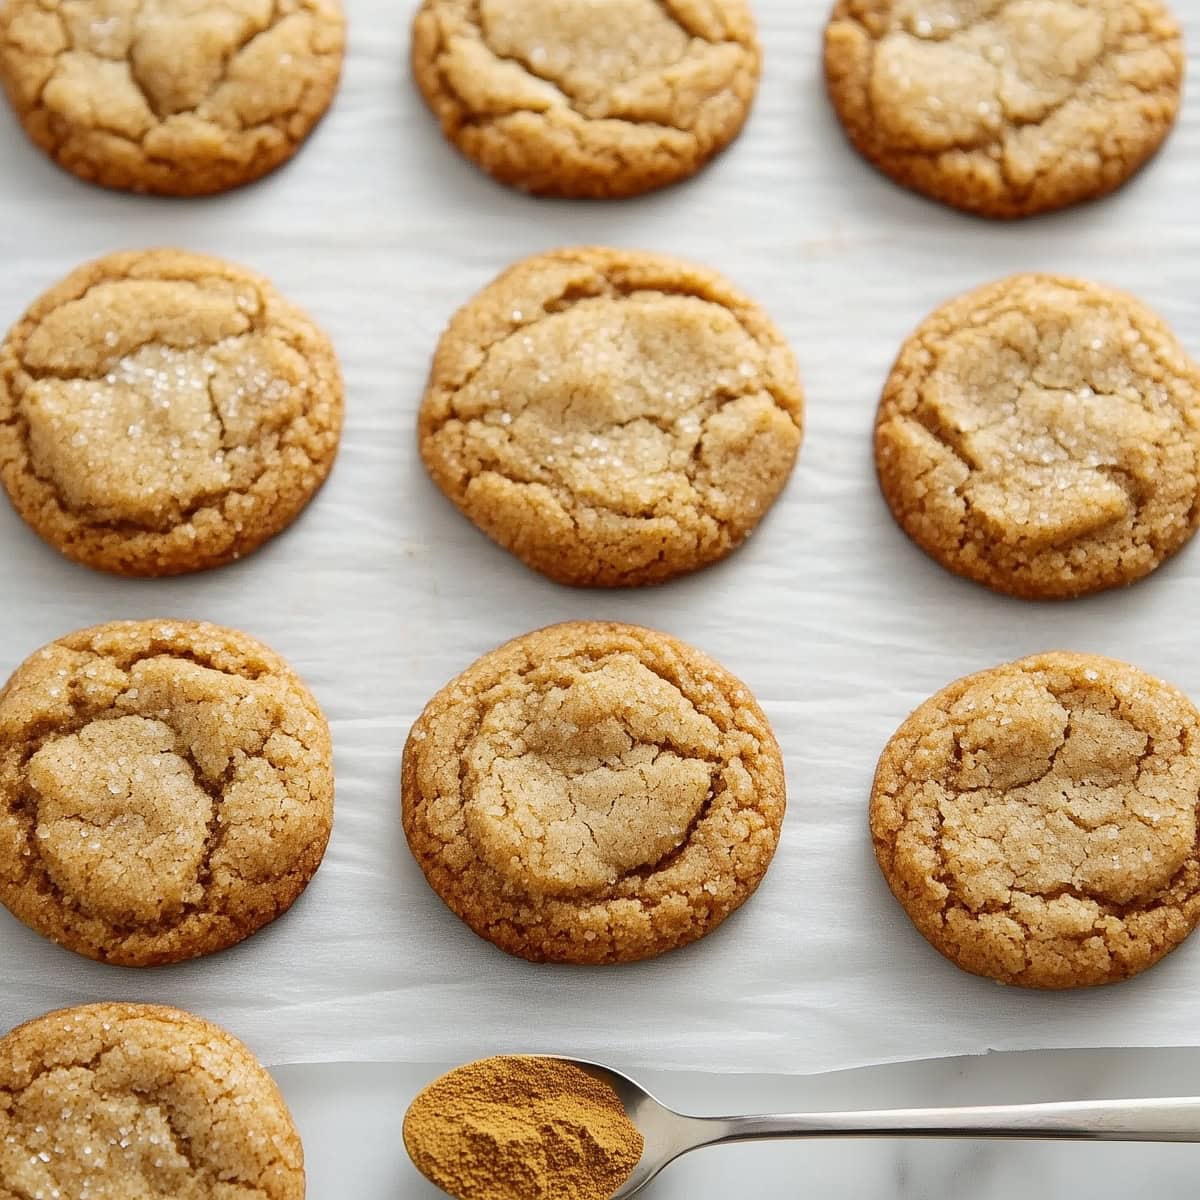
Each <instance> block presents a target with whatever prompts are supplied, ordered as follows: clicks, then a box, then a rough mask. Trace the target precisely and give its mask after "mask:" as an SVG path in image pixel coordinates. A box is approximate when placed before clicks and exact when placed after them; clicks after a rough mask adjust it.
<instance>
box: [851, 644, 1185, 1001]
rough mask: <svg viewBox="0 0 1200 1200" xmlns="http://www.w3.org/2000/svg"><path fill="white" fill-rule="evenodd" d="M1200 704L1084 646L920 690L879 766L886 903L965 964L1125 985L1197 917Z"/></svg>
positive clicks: (878, 848) (996, 973)
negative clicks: (889, 897)
mask: <svg viewBox="0 0 1200 1200" xmlns="http://www.w3.org/2000/svg"><path fill="white" fill-rule="evenodd" d="M1198 722H1200V714H1198V713H1197V712H1196V709H1195V708H1194V707H1193V706H1192V704H1191V702H1190V701H1189V700H1188V699H1187V698H1186V697H1185V696H1183V695H1182V694H1180V693H1179V692H1178V691H1176V690H1175V689H1174V688H1173V687H1170V686H1169V685H1168V684H1165V683H1163V682H1161V681H1160V680H1157V679H1154V678H1152V677H1151V676H1149V675H1147V674H1145V673H1144V672H1142V671H1139V670H1137V669H1136V668H1135V667H1130V666H1127V665H1126V664H1125V663H1119V662H1114V661H1113V660H1111V659H1107V658H1097V657H1095V656H1094V655H1088V654H1064V653H1055V654H1040V655H1036V656H1034V657H1032V658H1024V659H1021V660H1020V661H1019V662H1014V663H1008V664H1006V665H1004V666H1001V667H996V668H994V669H993V670H990V671H981V672H980V673H979V674H977V675H970V676H968V677H967V678H966V679H960V680H958V681H957V682H956V683H952V684H951V685H950V686H949V687H947V688H945V689H944V690H943V691H941V692H939V693H938V694H937V695H936V696H934V697H933V698H932V699H931V700H927V701H926V702H925V703H924V704H922V705H921V707H920V708H918V709H917V710H916V712H914V713H913V714H912V715H911V716H910V717H909V718H908V720H907V721H905V722H904V724H903V725H901V727H900V728H899V730H898V731H897V732H896V734H895V736H894V737H893V738H892V740H891V741H890V742H889V743H888V745H887V748H886V749H885V750H884V752H883V757H882V758H881V759H880V760H879V768H878V770H877V772H876V775H875V784H874V787H873V789H872V793H871V836H872V838H873V840H874V843H875V853H876V856H877V858H878V859H879V865H880V867H881V869H882V870H883V874H884V877H885V878H886V879H887V882H888V886H889V887H890V888H891V889H892V892H893V893H894V894H895V896H896V899H897V900H899V901H900V903H901V904H902V905H903V906H904V908H905V910H906V911H907V912H908V915H909V916H910V917H911V918H912V921H913V923H914V924H915V925H916V927H917V928H918V929H919V930H920V931H921V933H922V934H923V935H924V936H925V937H926V938H927V939H928V940H929V942H930V943H931V944H932V945H933V946H934V947H935V948H936V949H937V950H939V951H940V952H941V953H942V954H944V955H945V956H946V957H947V958H948V959H950V960H951V962H953V963H955V964H957V965H958V966H960V967H962V968H963V969H964V970H966V971H971V972H972V973H974V974H976V975H986V976H988V977H989V978H991V979H997V980H999V981H1001V982H1002V983H1015V984H1020V985H1021V986H1023V987H1036V988H1071V987H1085V986H1090V985H1092V984H1099V983H1113V982H1116V981H1117V980H1121V979H1127V978H1128V977H1129V976H1131V975H1136V974H1137V973H1138V972H1139V971H1144V970H1145V969H1146V968H1147V967H1149V966H1153V964H1154V963H1156V962H1157V961H1158V960H1159V959H1160V958H1162V957H1163V955H1164V954H1166V953H1168V951H1170V950H1172V949H1174V948H1175V947H1176V946H1178V945H1179V943H1180V942H1182V941H1183V940H1184V938H1186V937H1187V936H1188V934H1189V933H1191V931H1192V930H1193V929H1194V928H1195V926H1196V923H1197V921H1200V853H1198V845H1197V823H1196V807H1197V795H1198V794H1200V735H1198Z"/></svg>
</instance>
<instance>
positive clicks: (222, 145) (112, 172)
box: [0, 0, 346, 196]
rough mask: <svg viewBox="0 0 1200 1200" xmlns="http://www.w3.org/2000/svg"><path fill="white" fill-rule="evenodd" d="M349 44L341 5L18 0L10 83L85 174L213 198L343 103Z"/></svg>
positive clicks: (5, 47)
mask: <svg viewBox="0 0 1200 1200" xmlns="http://www.w3.org/2000/svg"><path fill="white" fill-rule="evenodd" d="M345 39H346V30H345V19H344V17H343V16H342V11H341V8H340V7H339V6H338V4H337V2H336V0H278V2H277V3H275V4H273V5H272V6H267V5H263V4H255V3H251V2H250V0H228V2H227V3H222V4H219V5H204V4H180V3H163V4H159V3H155V2H154V0H70V2H68V0H8V3H7V5H6V6H5V7H4V8H0V83H2V84H3V86H4V90H5V91H6V92H7V93H8V98H9V101H10V102H11V104H12V106H13V108H14V110H15V111H16V114H17V117H18V119H19V120H20V121H21V124H22V125H23V126H24V127H25V132H26V133H27V134H28V135H29V137H30V138H31V139H32V140H33V142H34V143H35V144H36V145H38V146H40V147H41V149H43V150H44V151H45V152H46V153H47V154H48V155H49V156H50V157H51V158H52V159H54V161H55V162H57V163H58V164H59V165H60V166H62V167H65V168H66V169H67V170H68V171H70V172H72V173H73V174H75V175H78V176H79V178H81V179H86V180H88V181H90V182H92V183H98V184H101V185H102V186H104V187H110V188H122V189H126V190H129V191H134V192H153V193H157V194H158V195H164V196H199V195H207V194H209V193H212V192H223V191H225V190H226V189H228V188H232V187H237V186H238V185H239V184H243V183H249V182H250V181H251V180H254V179H258V178H259V177H260V176H262V175H265V174H267V172H268V171H273V170H274V169H275V168H276V167H278V166H279V165H280V164H281V163H284V162H286V161H287V160H288V159H289V158H291V157H292V155H293V154H295V153H296V151H297V150H298V149H299V148H300V145H301V144H302V143H303V141H304V139H305V138H306V137H307V136H308V135H309V133H310V132H311V131H312V129H313V126H315V125H316V123H317V122H318V121H319V120H320V119H321V117H322V116H323V115H324V113H325V110H326V109H327V108H328V107H329V104H330V102H331V101H332V100H333V95H334V92H335V91H336V90H337V84H338V76H339V74H340V73H341V69H342V52H343V48H344V45H345Z"/></svg>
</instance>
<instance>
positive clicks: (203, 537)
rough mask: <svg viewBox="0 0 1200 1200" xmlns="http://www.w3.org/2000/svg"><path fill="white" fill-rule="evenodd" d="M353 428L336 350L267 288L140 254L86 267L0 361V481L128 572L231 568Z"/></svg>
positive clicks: (37, 516)
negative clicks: (347, 421) (346, 427)
mask: <svg viewBox="0 0 1200 1200" xmlns="http://www.w3.org/2000/svg"><path fill="white" fill-rule="evenodd" d="M341 426H342V381H341V375H340V373H339V370H338V364H337V358H336V356H335V354H334V351H333V347H332V346H331V345H330V343H329V339H328V338H327V337H326V336H325V335H324V334H323V333H322V332H321V331H320V330H319V329H318V328H317V327H316V326H315V325H314V324H313V323H312V322H311V321H310V320H309V319H308V318H307V317H306V316H305V315H304V314H303V313H302V312H300V310H299V309H297V308H294V307H293V306H292V305H291V304H289V303H288V302H287V301H286V300H284V299H283V298H282V297H281V296H280V295H279V294H278V293H277V292H276V291H275V289H274V288H273V287H272V286H271V285H270V284H269V283H268V282H267V281H266V280H265V279H262V278H260V277H259V276H257V275H252V274H251V273H250V272H248V271H245V270H243V269H242V268H240V267H236V266H233V265H231V264H230V263H226V262H222V261H221V260H220V259H215V258H208V257H206V256H203V255H199V254H186V253H183V252H182V251H177V250H146V251H140V252H134V253H127V254H113V255H110V256H109V257H107V258H102V259H99V260H98V261H96V262H93V263H89V264H87V265H86V266H83V267H80V268H79V269H78V270H76V271H74V272H73V273H72V274H70V275H68V276H67V278H66V279H65V280H63V281H62V283H60V284H58V285H57V286H56V287H54V288H51V290H50V291H49V292H47V293H46V294H45V295H44V296H42V297H41V299H40V300H38V301H37V302H36V303H35V304H34V305H33V307H32V308H30V310H29V311H28V312H27V313H26V314H25V316H24V317H22V318H21V320H20V321H19V322H18V323H17V325H16V326H15V327H14V328H13V329H12V331H11V332H10V333H9V335H8V338H7V340H6V341H5V342H4V344H3V345H2V346H0V481H2V482H3V484H4V487H5V489H6V490H7V491H8V495H9V498H10V499H11V500H12V502H13V504H14V506H15V507H16V509H17V511H18V512H19V513H20V514H21V516H22V517H24V518H25V520H26V521H28V522H29V524H30V525H32V526H33V528H34V529H35V530H36V531H37V532H38V533H39V534H41V536H42V537H43V538H45V539H46V541H48V542H49V543H50V544H51V545H53V546H56V547H57V548H58V549H59V550H61V551H62V552H63V553H64V554H66V555H67V556H68V557H70V558H73V559H75V560H77V561H78V562H83V563H87V565H88V566H92V567H98V568H100V569H101V570H105V571H115V572H117V573H118V574H122V575H177V574H180V573H182V572H185V571H196V570H200V569H202V568H205V567H215V566H219V565H220V564H222V563H226V562H230V561H231V560H233V559H235V558H239V557H241V556H242V555H243V554H247V553H249V552H250V551H251V550H254V549H256V548H257V547H258V546H260V545H261V544H262V543H263V542H265V541H266V540H267V539H268V538H270V537H272V536H274V535H275V534H277V533H279V532H280V530H282V529H284V528H285V527H286V526H287V525H289V524H290V523H291V522H292V521H293V520H295V518H296V517H297V516H299V514H300V512H301V510H302V509H303V508H304V506H305V505H306V504H307V503H308V501H309V500H310V499H311V498H312V496H313V494H314V493H315V492H316V491H317V489H318V488H319V487H320V486H321V484H322V483H323V482H324V481H325V477H326V476H327V475H328V474H329V469H330V467H331V466H332V465H333V459H334V455H335V454H336V453H337V446H338V437H339V435H340V433H341Z"/></svg>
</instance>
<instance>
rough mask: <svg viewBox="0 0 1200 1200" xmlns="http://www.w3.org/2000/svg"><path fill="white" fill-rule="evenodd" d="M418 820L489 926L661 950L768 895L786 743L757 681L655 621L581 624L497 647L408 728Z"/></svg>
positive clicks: (535, 954) (438, 883)
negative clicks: (747, 681) (761, 891)
mask: <svg viewBox="0 0 1200 1200" xmlns="http://www.w3.org/2000/svg"><path fill="white" fill-rule="evenodd" d="M402 793H403V815H404V831H405V833H406V834H407V835H408V844H409V846H410V847H411V849H412V853H413V856H414V857H415V859H416V860H417V863H418V864H419V865H420V867H421V870H422V871H423V872H424V873H425V877H426V879H428V881H429V883H430V886H431V887H432V888H433V890H434V891H435V892H437V894H438V895H439V896H440V897H441V898H442V899H443V900H444V901H445V902H446V904H447V905H448V906H449V907H450V908H451V909H452V910H453V911H454V912H455V913H456V914H457V915H458V916H459V917H461V918H462V920H463V921H465V922H466V923H467V924H468V925H469V926H470V927H471V928H472V929H473V930H474V931H475V932H476V933H477V934H479V936H480V937H483V938H486V939H487V940H488V941H490V942H492V943H494V944H495V945H496V946H499V947H500V949H502V950H506V951H507V952H508V953H509V954H515V955H518V956H520V957H521V958H526V959H530V960H531V961H534V962H569V963H616V962H631V961H633V960H636V959H643V958H650V957H652V956H654V955H656V954H662V953H664V952H665V951H668V950H674V949H676V948H677V947H679V946H683V945H686V944H687V943H689V942H693V941H695V940H696V939H697V938H701V937H703V936H704V935H705V934H707V933H709V932H711V931H712V930H713V929H714V928H715V927H716V926H717V925H719V924H720V923H721V922H722V921H723V920H724V919H725V918H726V917H727V916H728V915H729V914H730V913H731V912H733V911H734V909H736V908H738V907H739V906H740V905H741V904H742V903H744V902H745V900H746V899H747V898H748V897H749V896H750V895H751V893H753V891H754V889H755V888H756V887H757V886H758V884H759V882H760V881H761V880H762V877H763V875H764V873H765V872H766V870H767V867H768V865H769V864H770V862H771V857H772V855H774V853H775V847H776V844H777V843H778V841H779V831H780V826H781V824H782V822H783V812H784V805H785V785H784V774H783V761H782V759H781V757H780V753H779V746H778V745H777V744H776V741H775V737H774V735H773V734H772V732H771V727H770V725H769V724H768V723H767V719H766V717H765V716H764V715H763V713H762V710H761V709H760V708H759V707H758V705H757V704H756V703H755V701H754V698H753V697H752V696H751V695H750V693H749V692H748V691H747V690H746V687H745V685H744V684H742V683H740V682H739V681H738V680H736V679H734V678H733V676H731V675H730V674H728V672H726V671H725V670H723V669H722V668H721V667H719V666H718V665H717V664H716V663H714V662H713V661H712V660H711V659H709V658H706V657H705V656H704V655H703V654H701V653H700V652H699V651H697V650H694V649H692V647H690V646H687V645H684V644H683V643H682V642H678V641H676V640H675V639H674V638H671V637H668V636H667V635H666V634H662V633H655V632H653V631H651V630H649V629H640V628H637V627H635V626H632V625H618V624H612V623H606V622H601V621H575V622H570V623H568V624H565V625H554V626H551V627H550V628H548V629H542V630H539V631H537V632H535V633H529V634H526V635H525V636H524V637H520V638H517V639H516V640H515V641H512V642H509V643H507V644H506V645H504V646H501V647H500V648H499V649H498V650H493V651H492V652H491V653H490V654H485V655H484V656H483V658H481V659H479V661H478V662H476V663H475V664H474V665H473V666H471V667H470V668H468V669H467V670H466V671H464V672H463V674H461V675H459V676H458V678H457V679H455V680H453V681H452V682H451V683H449V684H448V685H447V686H446V687H445V688H443V689H442V691H441V692H439V693H438V694H437V695H436V696H435V697H434V698H433V699H432V700H431V701H430V702H429V704H428V705H427V706H426V708H425V711H424V712H423V713H422V714H421V716H420V718H419V719H418V720H417V722H416V724H415V725H414V726H413V728H412V732H411V733H410V734H409V737H408V743H407V745H406V746H405V748H404V767H403V773H402Z"/></svg>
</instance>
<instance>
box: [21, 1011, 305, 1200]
mask: <svg viewBox="0 0 1200 1200" xmlns="http://www.w3.org/2000/svg"><path fill="white" fill-rule="evenodd" d="M35 1196H40V1197H45V1198H46V1200H49V1198H50V1197H54V1196H57V1197H61V1198H62V1200H68V1198H70V1200H82V1198H83V1197H85V1196H95V1197H97V1200H100V1198H104V1200H142V1198H143V1197H150V1196H164V1197H165V1196H170V1197H172V1198H173V1200H243V1198H244V1200H251V1197H253V1198H254V1200H304V1152H303V1150H302V1148H301V1145H300V1137H299V1135H298V1134H297V1132H296V1127H295V1125H294V1124H293V1123H292V1118H291V1114H290V1113H289V1112H288V1110H287V1105H286V1104H285V1102H284V1099H283V1097H282V1096H281V1095H280V1093H279V1089H278V1088H277V1087H276V1086H275V1082H274V1080H272V1078H271V1076H270V1075H268V1074H267V1072H266V1071H265V1070H264V1069H263V1067H262V1066H261V1065H260V1064H259V1063H258V1061H257V1060H256V1059H255V1057H254V1055H253V1054H251V1053H250V1051H249V1050H248V1049H247V1048H246V1047H245V1046H244V1045H242V1043H241V1042H239V1041H238V1040H237V1039H236V1038H234V1037H233V1036H232V1035H231V1034H229V1033H227V1032H226V1031H225V1030H223V1029H221V1028H219V1027H218V1026H216V1025H212V1024H210V1023H209V1022H208V1021H203V1020H201V1019H200V1018H199V1017H194V1016H192V1015H191V1014H190V1013H186V1012H181V1011H180V1010H179V1009H176V1008H165V1007H160V1006H157V1005H148V1004H87V1005H83V1006H81V1007H78V1008H64V1009H60V1010H59V1011H58V1012H52V1013H47V1014H46V1015H45V1016H44V1017H38V1018H37V1019H36V1020H34V1021H29V1022H28V1023H27V1024H25V1025H21V1026H18V1027H17V1028H16V1029H14V1030H13V1031H12V1032H11V1033H9V1034H8V1036H7V1037H4V1038H0V1200H26V1198H29V1200H32V1198H33V1197H35Z"/></svg>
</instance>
